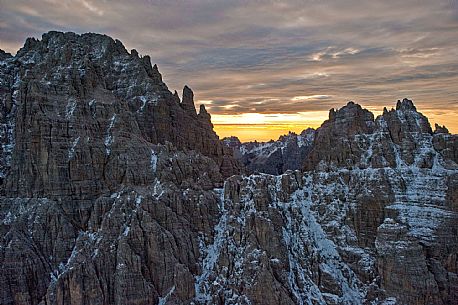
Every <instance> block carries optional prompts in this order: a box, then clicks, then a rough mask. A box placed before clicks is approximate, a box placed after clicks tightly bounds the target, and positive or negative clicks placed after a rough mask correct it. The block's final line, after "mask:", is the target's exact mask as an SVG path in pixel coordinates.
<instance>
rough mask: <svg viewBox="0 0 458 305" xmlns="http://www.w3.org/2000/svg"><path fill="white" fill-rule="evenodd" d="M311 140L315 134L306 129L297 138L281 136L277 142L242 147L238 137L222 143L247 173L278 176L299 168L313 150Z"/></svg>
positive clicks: (248, 143) (256, 143)
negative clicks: (229, 149) (230, 149)
mask: <svg viewBox="0 0 458 305" xmlns="http://www.w3.org/2000/svg"><path fill="white" fill-rule="evenodd" d="M314 136H315V130H314V129H312V128H308V129H305V130H304V131H302V132H301V133H300V134H296V133H294V132H290V133H289V134H287V135H283V136H280V138H279V139H278V140H277V141H269V142H247V143H241V142H240V140H239V139H238V138H237V137H228V138H224V139H222V142H223V144H224V145H225V146H227V147H229V148H232V150H233V152H234V157H235V158H236V159H237V160H238V161H240V163H241V164H243V165H244V166H245V167H246V168H247V170H248V171H249V172H261V173H266V174H272V175H279V174H283V173H284V172H285V171H287V170H296V169H301V168H302V165H303V162H304V160H305V159H306V158H307V156H308V154H309V152H310V150H311V149H312V144H313V138H314Z"/></svg>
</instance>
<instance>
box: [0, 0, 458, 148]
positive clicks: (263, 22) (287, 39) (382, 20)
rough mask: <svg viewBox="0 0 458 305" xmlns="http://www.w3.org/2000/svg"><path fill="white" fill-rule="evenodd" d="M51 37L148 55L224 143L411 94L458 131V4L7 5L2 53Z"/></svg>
mask: <svg viewBox="0 0 458 305" xmlns="http://www.w3.org/2000/svg"><path fill="white" fill-rule="evenodd" d="M49 30H61V31H74V32H77V33H84V32H98V33H104V34H107V35H110V36H112V37H114V38H118V39H119V40H121V41H122V42H123V43H124V45H125V46H126V47H127V48H128V49H132V48H135V49H137V50H138V51H139V53H141V54H144V55H146V54H149V55H150V56H151V58H152V61H153V62H155V63H157V64H158V66H159V70H160V71H161V73H162V75H163V78H164V81H165V82H166V83H167V85H168V86H169V88H170V89H171V90H174V89H177V91H179V92H180V91H181V88H182V87H183V86H184V85H185V84H187V85H189V86H190V87H191V88H192V89H193V90H194V94H195V99H196V104H197V106H198V105H199V104H202V103H203V104H205V105H206V107H207V110H208V111H209V112H210V113H211V114H212V118H213V123H214V124H215V125H216V126H215V127H216V130H217V132H218V134H219V135H220V136H227V135H231V134H232V135H237V136H239V137H240V138H241V139H242V140H254V139H257V140H268V139H270V138H277V137H278V136H279V135H280V134H282V133H285V132H287V130H294V131H300V130H301V129H304V128H306V127H307V126H312V127H318V126H319V125H320V124H321V122H322V121H323V120H324V119H326V118H327V114H328V110H329V109H330V108H332V107H335V108H340V107H342V106H343V105H345V104H346V102H347V101H348V100H353V101H355V102H357V103H359V104H361V105H363V106H364V107H365V108H368V109H369V110H371V111H374V113H375V114H376V115H378V114H380V113H381V111H382V109H383V106H387V108H391V107H394V106H395V104H396V100H398V99H402V98H404V97H408V98H410V99H412V100H413V101H414V103H415V104H416V106H417V108H418V110H419V111H421V112H422V113H424V114H425V115H427V116H428V117H429V118H430V120H431V121H432V122H433V123H434V122H438V123H440V124H445V125H446V126H447V127H448V128H449V129H450V131H452V132H454V133H457V132H458V2H457V0H433V1H426V0H421V1H420V0H403V1H399V0H396V1H395V0H383V1H357V0H348V1H347V0H345V1H343V0H340V1H339V0H333V1H331V0H320V1H318V0H304V1H261V0H252V1H249V0H246V1H227V0H226V1H223V0H220V1H210V0H201V1H197V0H187V1H184V0H182V1H174V0H168V1H165V0H164V1H146V0H144V1H120V0H114V1H112V0H110V1H108V0H105V1H104V0H97V1H96V0H75V1H69V0H41V1H38V0H37V1H21V0H14V1H13V0H11V1H5V0H0V48H1V49H3V50H5V51H8V52H10V53H13V54H14V53H16V51H17V50H18V49H19V48H20V47H21V46H22V45H23V43H24V40H25V39H26V38H27V37H37V38H40V37H41V34H42V33H44V32H47V31H49ZM247 124H257V125H247ZM234 125H235V126H234Z"/></svg>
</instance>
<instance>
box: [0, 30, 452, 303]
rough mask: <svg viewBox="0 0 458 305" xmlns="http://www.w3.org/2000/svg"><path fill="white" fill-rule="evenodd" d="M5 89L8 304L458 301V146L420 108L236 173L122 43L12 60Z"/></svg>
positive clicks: (41, 49)
mask: <svg viewBox="0 0 458 305" xmlns="http://www.w3.org/2000/svg"><path fill="white" fill-rule="evenodd" d="M0 96H1V101H2V103H1V111H0V113H1V115H0V124H1V125H0V127H1V128H0V141H1V147H0V179H1V186H0V192H1V193H0V196H1V197H0V267H1V269H0V270H1V271H2V272H0V304H8V305H9V304H40V305H44V304H62V305H64V304H65V305H67V304H70V305H89V304H91V305H92V304H103V305H108V304H110V305H111V304H120V305H121V304H145V305H146V304H148V305H150V304H161V305H163V304H348V305H350V304H368V305H369V304H371V305H375V304H379V305H388V304H390V305H393V304H418V305H426V304H438V305H439V304H441V305H445V304H458V301H457V300H458V238H457V236H458V234H457V233H458V232H457V228H458V166H457V156H458V150H457V136H456V135H452V134H450V133H448V131H447V130H446V128H445V127H440V126H437V127H436V130H435V131H434V132H433V131H432V130H431V127H430V125H429V122H428V120H427V118H426V117H424V116H423V115H421V114H420V113H419V112H418V111H417V110H416V109H415V106H414V105H413V103H412V102H411V101H409V100H406V99H405V100H403V101H399V102H398V105H397V106H396V109H392V110H390V111H388V110H387V111H384V113H383V114H382V115H381V116H379V117H377V118H375V119H374V116H373V115H372V114H371V113H370V112H369V111H367V110H365V109H363V108H362V107H360V106H359V105H357V104H354V103H349V104H348V105H347V106H344V107H343V108H341V109H339V110H337V111H336V110H331V112H330V116H329V120H327V121H326V122H324V123H323V125H322V126H321V127H320V128H318V129H317V130H316V131H315V132H314V133H313V134H314V136H313V137H312V136H309V137H308V139H309V140H310V142H309V143H310V144H307V145H306V146H307V147H309V152H308V153H307V155H306V156H304V159H302V160H300V159H301V158H302V157H300V156H298V157H296V155H295V156H294V158H293V160H295V161H294V162H296V161H300V163H301V164H303V167H304V168H303V169H304V170H303V171H299V170H297V171H286V172H285V173H284V174H282V175H279V176H272V175H268V174H254V175H250V176H246V175H245V176H239V175H234V176H232V177H229V178H226V179H225V177H227V176H228V175H230V174H231V173H237V172H238V171H239V170H240V166H239V165H238V163H237V161H234V159H233V158H232V156H231V154H230V150H231V149H230V148H225V146H223V145H222V144H221V143H220V142H219V140H218V138H217V136H216V135H215V133H214V132H213V129H212V125H211V121H210V115H209V114H208V113H207V111H205V108H204V107H201V108H200V111H199V113H197V112H196V111H195V108H194V104H193V93H192V91H191V90H190V89H189V88H187V87H185V88H184V90H183V95H182V99H181V101H180V99H179V97H178V95H177V94H176V93H171V92H169V91H168V89H167V87H166V86H165V84H164V83H163V82H162V80H161V76H160V74H159V72H158V71H157V67H155V66H152V65H151V64H150V59H149V58H148V57H146V56H145V57H139V56H138V54H137V52H136V51H134V50H133V51H131V52H130V53H128V52H127V51H126V50H125V49H124V47H123V46H122V44H121V43H120V42H119V41H115V40H112V39H111V38H109V37H107V36H102V35H95V34H84V35H76V34H73V33H65V34H64V33H57V32H51V33H48V34H45V35H44V36H43V39H42V40H41V41H37V40H33V39H29V40H28V41H27V42H26V44H25V46H24V48H22V49H21V50H20V51H19V52H18V54H17V55H16V56H14V57H13V56H11V55H9V54H6V53H1V52H0ZM309 133H310V134H312V132H311V131H309ZM306 138H307V137H306ZM312 139H313V140H312ZM232 140H233V141H232V142H231V143H232V145H233V146H234V147H242V146H241V145H240V144H239V143H237V142H236V140H235V139H232ZM226 142H228V141H226ZM234 143H235V144H234ZM275 143H278V144H275ZM280 143H287V144H286V146H283V144H280ZM289 143H295V145H296V146H300V144H299V143H300V140H299V136H297V135H293V134H290V135H288V136H285V137H284V138H281V139H280V141H279V142H274V143H271V144H270V146H269V147H270V148H265V149H264V148H262V149H259V150H260V151H265V152H266V153H267V152H270V151H271V150H272V151H274V149H273V148H275V150H276V151H278V150H280V151H281V150H282V148H283V150H284V151H285V147H287V146H288V145H290V144H289ZM277 145H278V147H277ZM254 146H256V145H254ZM258 147H262V145H261V144H260V145H258ZM254 149H255V148H254ZM286 150H288V149H287V148H286ZM287 157H288V154H287V153H283V154H282V158H279V159H278V160H279V161H278V162H280V163H279V164H281V165H282V167H281V168H282V171H283V170H284V168H283V166H284V165H285V164H286V163H285V160H287ZM271 160H273V159H271ZM275 162H276V161H275ZM275 162H274V161H272V164H274V163H275ZM295 164H296V165H297V163H295ZM274 168H277V169H279V168H280V167H275V166H274Z"/></svg>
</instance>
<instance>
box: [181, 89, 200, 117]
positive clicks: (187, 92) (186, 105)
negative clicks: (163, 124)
mask: <svg viewBox="0 0 458 305" xmlns="http://www.w3.org/2000/svg"><path fill="white" fill-rule="evenodd" d="M181 107H182V108H183V109H185V110H187V111H188V112H189V113H191V114H195V115H197V112H196V108H195V106H194V93H193V92H192V90H191V88H189V87H188V86H187V85H185V86H184V87H183V96H182V100H181Z"/></svg>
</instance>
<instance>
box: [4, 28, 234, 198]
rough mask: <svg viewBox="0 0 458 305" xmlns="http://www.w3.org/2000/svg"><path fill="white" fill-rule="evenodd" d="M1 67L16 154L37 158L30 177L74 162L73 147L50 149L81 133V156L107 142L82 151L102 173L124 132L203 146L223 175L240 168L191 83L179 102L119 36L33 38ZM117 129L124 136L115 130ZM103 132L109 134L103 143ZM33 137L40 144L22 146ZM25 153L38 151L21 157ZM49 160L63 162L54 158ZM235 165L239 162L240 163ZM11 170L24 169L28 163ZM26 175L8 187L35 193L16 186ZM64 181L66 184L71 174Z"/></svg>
mask: <svg viewBox="0 0 458 305" xmlns="http://www.w3.org/2000/svg"><path fill="white" fill-rule="evenodd" d="M2 71H5V72H4V73H5V78H4V81H3V86H4V87H3V88H4V89H2V92H4V93H3V96H2V97H3V99H2V100H4V101H5V103H4V105H5V108H6V109H5V111H4V113H3V115H2V120H5V118H6V117H8V116H9V113H10V112H11V111H15V112H17V114H15V115H11V117H13V116H14V117H15V119H14V120H12V121H11V122H10V123H9V124H10V125H11V127H10V128H11V129H10V130H9V131H8V132H9V133H11V134H12V133H14V134H12V137H14V141H15V145H16V147H17V148H18V149H17V151H18V153H17V154H16V158H17V159H18V160H19V159H23V160H26V159H27V160H36V162H38V163H37V164H34V168H36V169H37V170H36V172H37V173H27V176H28V177H32V176H33V175H36V174H39V172H40V168H41V167H45V168H52V169H54V170H58V168H59V167H61V166H63V167H67V163H68V162H67V161H68V160H67V156H65V155H66V154H67V149H66V148H64V149H63V150H65V152H64V153H63V156H56V154H59V153H61V152H60V151H61V150H60V149H54V148H53V147H49V146H50V145H49V144H48V142H50V141H51V143H61V146H67V147H68V148H70V147H71V146H72V144H73V143H74V141H76V139H78V137H79V140H78V141H77V142H78V143H76V142H75V154H77V153H78V151H79V150H80V148H84V146H85V144H87V145H88V146H91V147H97V146H98V145H100V146H101V147H97V152H96V154H95V155H94V154H92V156H90V157H91V158H95V159H96V160H92V161H91V160H89V159H88V157H89V156H87V157H86V156H85V155H84V154H83V155H82V156H81V157H84V159H83V160H80V162H79V163H80V164H95V165H96V167H99V171H102V169H100V167H101V164H103V163H104V162H106V160H104V159H110V156H109V155H110V154H109V152H110V150H111V148H109V147H108V146H110V147H111V146H116V145H117V140H118V138H119V137H124V136H125V138H126V140H127V139H129V138H130V137H140V138H142V139H144V140H145V141H148V142H150V143H153V144H165V143H166V142H170V143H172V144H173V145H174V146H175V147H177V148H179V149H190V150H196V151H199V152H201V153H202V154H204V155H206V156H208V157H210V158H212V159H214V160H215V161H216V162H217V163H218V164H219V165H220V166H222V165H223V164H224V168H225V170H224V172H223V175H224V176H229V175H231V174H233V173H236V172H237V171H238V169H237V168H233V169H232V168H229V169H227V167H228V165H227V163H228V162H227V161H225V160H226V159H228V158H229V159H230V158H231V156H230V155H229V156H227V155H226V154H227V153H228V151H225V150H224V147H223V146H222V145H221V144H220V142H219V139H218V136H217V135H216V133H215V132H214V131H213V128H212V125H211V123H210V120H209V118H208V120H205V119H204V120H197V119H196V117H197V114H196V110H195V108H194V102H193V93H192V91H191V89H189V88H188V87H187V86H186V87H185V88H184V89H183V101H182V102H180V100H179V98H177V96H175V95H173V94H172V93H171V92H170V91H169V90H168V89H167V86H166V85H165V84H164V83H163V82H162V76H161V75H160V73H159V71H158V69H157V66H156V65H154V66H152V65H151V60H150V58H149V57H148V56H143V57H139V56H138V53H137V52H133V53H132V54H129V53H128V52H127V51H126V49H125V48H124V46H123V45H122V43H121V42H120V41H118V40H113V39H111V38H110V37H108V36H103V35H98V34H83V35H77V34H74V33H60V32H49V33H47V34H44V35H43V38H42V40H35V39H28V40H27V41H26V43H25V45H24V47H23V48H22V49H21V50H19V51H18V53H17V55H16V56H15V57H14V58H10V59H9V60H7V61H4V62H3V69H2ZM8 109H9V111H8ZM6 111H8V112H6ZM32 114H33V115H32ZM4 124H6V123H4ZM13 125H14V132H13V131H12V130H13V127H12V126H13ZM110 126H111V127H110ZM8 132H6V133H8ZM118 132H120V135H114V134H112V133H118ZM4 133H5V132H4ZM128 134H130V135H129V136H128ZM101 135H103V136H105V137H106V138H105V139H104V140H102V141H98V140H99V139H100V137H101ZM40 141H41V142H40ZM92 142H96V143H95V144H93V143H92ZM30 143H35V144H34V145H36V147H35V148H32V147H24V146H23V145H31V144H30ZM59 148H60V147H59ZM23 151H24V152H27V153H29V152H30V153H32V154H36V155H35V156H21V155H19V153H20V152H23ZM103 151H105V152H103ZM45 155H46V156H45ZM43 158H45V159H46V160H47V159H49V160H54V161H53V162H58V163H59V164H47V163H46V160H43ZM42 161H43V162H42ZM13 163H14V162H13ZM16 163H20V162H16ZM21 164H22V163H21ZM22 165H23V166H25V167H28V168H30V167H29V166H28V165H27V164H22ZM231 165H234V166H236V162H232V164H231ZM12 170H13V171H17V172H18V174H20V173H21V171H22V176H24V175H25V173H24V172H23V171H24V170H25V169H20V168H13V169H12ZM227 170H229V171H227ZM67 175H68V174H67ZM13 176H14V175H13ZM75 178H78V180H80V181H81V180H84V178H83V177H80V178H79V177H75ZM21 179H22V178H21V177H16V182H14V181H11V182H9V183H11V184H10V185H8V189H17V188H18V187H23V188H24V189H26V190H28V191H32V189H33V187H32V188H31V186H30V185H28V184H30V183H26V184H24V185H21V186H19V185H14V184H17V183H18V181H19V180H21ZM60 181H61V182H62V183H66V179H60ZM37 183H39V184H43V183H45V184H46V182H45V181H38V182H37ZM44 187H45V188H46V186H44ZM40 188H41V186H40Z"/></svg>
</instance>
